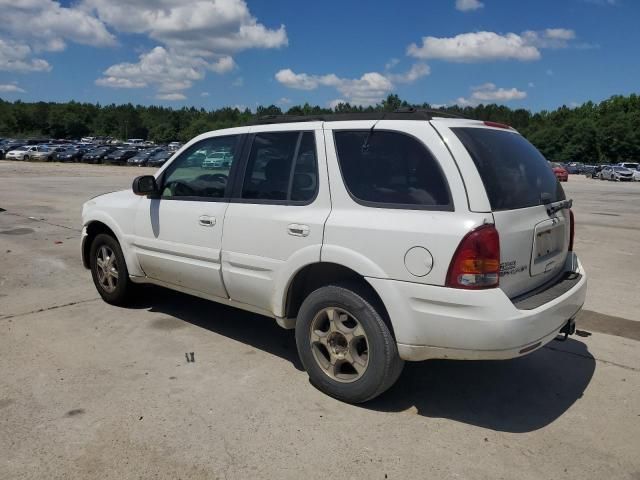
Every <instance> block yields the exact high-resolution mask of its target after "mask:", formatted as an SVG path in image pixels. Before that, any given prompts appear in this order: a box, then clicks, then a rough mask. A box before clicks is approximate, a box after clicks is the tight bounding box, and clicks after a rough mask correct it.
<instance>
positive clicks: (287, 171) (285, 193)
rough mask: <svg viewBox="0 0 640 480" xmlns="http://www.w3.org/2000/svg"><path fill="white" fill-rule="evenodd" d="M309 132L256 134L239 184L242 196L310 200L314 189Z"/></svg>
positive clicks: (313, 147)
mask: <svg viewBox="0 0 640 480" xmlns="http://www.w3.org/2000/svg"><path fill="white" fill-rule="evenodd" d="M313 135H314V134H313V132H276V133H258V134H256V135H255V136H254V138H253V143H252V145H251V152H250V154H249V160H248V162H247V169H246V173H245V176H244V180H243V185H242V198H244V199H253V200H262V201H267V203H269V202H268V201H269V200H272V201H273V200H275V201H277V202H282V201H292V202H310V201H311V200H313V198H314V197H315V194H316V191H317V188H318V167H317V157H316V144H315V139H314V137H313Z"/></svg>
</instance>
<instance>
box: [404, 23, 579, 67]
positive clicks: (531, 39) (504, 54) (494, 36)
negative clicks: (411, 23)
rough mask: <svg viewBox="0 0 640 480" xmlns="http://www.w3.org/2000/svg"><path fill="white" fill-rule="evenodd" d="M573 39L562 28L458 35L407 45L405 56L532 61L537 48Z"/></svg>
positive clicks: (560, 45)
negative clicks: (519, 32) (520, 32)
mask: <svg viewBox="0 0 640 480" xmlns="http://www.w3.org/2000/svg"><path fill="white" fill-rule="evenodd" d="M575 38H576V35H575V32H574V31H573V30H569V29H566V28H548V29H546V30H542V31H533V30H529V31H526V32H523V33H522V34H520V35H518V34H516V33H507V34H504V35H503V34H499V33H495V32H471V33H461V34H459V35H456V36H455V37H444V38H438V37H423V38H422V45H417V44H415V43H412V44H411V45H409V47H408V48H407V55H409V56H412V57H415V58H422V59H429V58H435V59H439V60H446V61H450V62H487V61H494V60H519V61H532V60H538V59H540V57H541V53H540V49H543V48H566V47H568V46H569V42H570V41H572V40H574V39H575Z"/></svg>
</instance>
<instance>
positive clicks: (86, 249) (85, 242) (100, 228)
mask: <svg viewBox="0 0 640 480" xmlns="http://www.w3.org/2000/svg"><path fill="white" fill-rule="evenodd" d="M85 232H86V235H85V236H84V237H83V239H82V264H83V265H84V268H86V269H89V268H90V260H89V257H90V255H89V253H90V252H91V244H92V243H93V240H94V239H95V238H96V237H97V236H98V235H100V234H101V233H105V234H107V235H111V236H112V237H113V238H115V239H116V240H117V241H118V243H120V244H121V242H120V239H119V238H118V235H116V233H115V232H114V231H113V229H111V228H110V227H109V226H108V225H107V224H105V223H103V222H101V221H100V220H93V221H91V222H89V223H87V224H86V225H85ZM121 245H122V244H121Z"/></svg>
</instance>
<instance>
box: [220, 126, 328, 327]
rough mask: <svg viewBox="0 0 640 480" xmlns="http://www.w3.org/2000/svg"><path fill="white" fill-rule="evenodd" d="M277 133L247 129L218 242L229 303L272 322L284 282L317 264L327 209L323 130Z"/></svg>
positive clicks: (272, 128) (302, 129) (256, 128)
mask: <svg viewBox="0 0 640 480" xmlns="http://www.w3.org/2000/svg"><path fill="white" fill-rule="evenodd" d="M283 127H285V128H287V127H286V126H275V125H274V126H269V127H267V128H268V129H269V131H264V129H265V127H253V130H252V134H251V135H250V138H249V144H250V146H249V148H248V153H247V155H246V158H245V159H244V161H243V169H242V170H243V172H240V171H239V172H238V173H239V175H240V174H242V176H241V177H240V178H239V181H238V182H237V186H236V190H235V191H234V194H233V196H232V198H231V201H230V204H229V208H228V210H227V212H226V215H225V221H224V235H223V240H222V275H223V279H224V284H225V286H226V288H227V291H228V292H229V297H230V298H231V299H232V300H235V301H238V302H241V303H245V304H248V305H253V306H255V307H258V308H260V309H263V310H267V311H269V312H273V313H275V314H276V315H280V314H281V312H279V311H277V308H278V307H277V306H278V305H279V304H280V301H279V300H280V298H281V295H282V293H283V291H281V290H282V288H283V286H284V285H285V284H286V282H287V281H288V279H289V278H291V277H292V275H293V274H294V273H295V271H296V270H297V269H299V268H301V267H302V266H303V265H306V264H308V263H314V262H318V261H320V250H321V247H322V238H323V231H324V223H325V221H326V219H327V216H328V215H329V211H330V209H331V202H330V198H329V188H328V184H327V179H326V171H327V169H326V163H325V154H324V152H325V148H324V140H323V136H322V130H321V124H320V123H316V124H315V125H313V126H312V125H305V127H306V128H308V129H307V130H305V129H304V127H300V128H299V130H290V128H291V127H288V128H289V130H281V131H277V130H278V128H283ZM314 127H315V128H314Z"/></svg>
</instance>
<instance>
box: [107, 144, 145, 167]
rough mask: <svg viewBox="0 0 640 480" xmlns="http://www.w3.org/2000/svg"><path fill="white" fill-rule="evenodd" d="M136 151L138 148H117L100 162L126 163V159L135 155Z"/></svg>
mask: <svg viewBox="0 0 640 480" xmlns="http://www.w3.org/2000/svg"><path fill="white" fill-rule="evenodd" d="M137 153H138V150H136V149H135V148H128V147H123V148H119V149H116V150H114V151H113V152H111V153H110V154H108V155H107V156H106V157H104V159H103V160H102V163H109V164H112V165H126V163H127V160H129V159H130V158H131V157H133V156H135V155H136V154H137Z"/></svg>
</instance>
